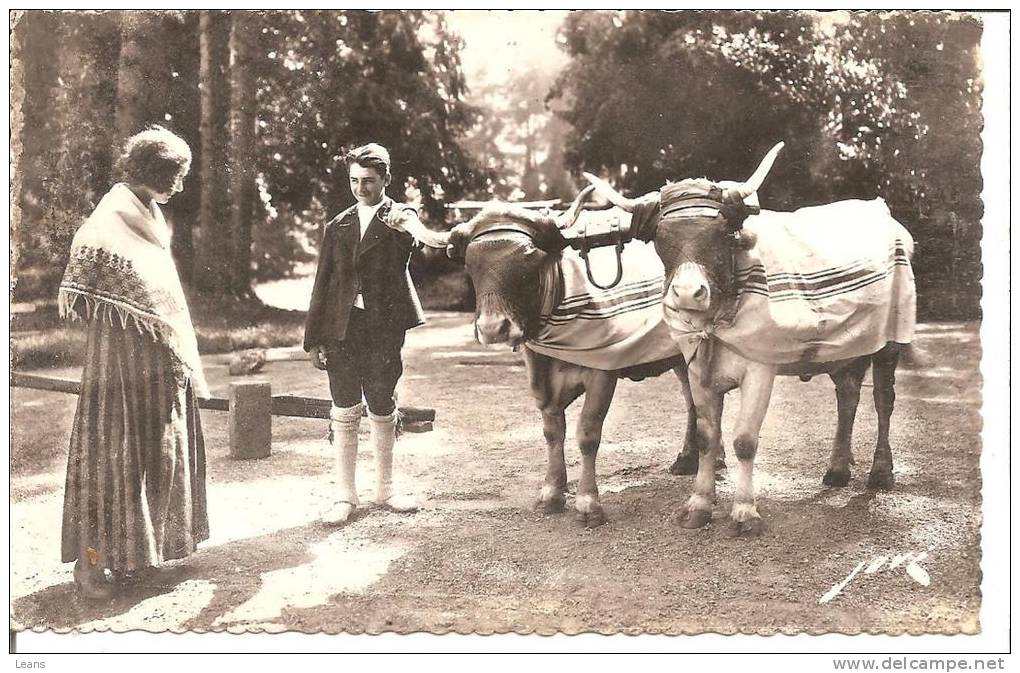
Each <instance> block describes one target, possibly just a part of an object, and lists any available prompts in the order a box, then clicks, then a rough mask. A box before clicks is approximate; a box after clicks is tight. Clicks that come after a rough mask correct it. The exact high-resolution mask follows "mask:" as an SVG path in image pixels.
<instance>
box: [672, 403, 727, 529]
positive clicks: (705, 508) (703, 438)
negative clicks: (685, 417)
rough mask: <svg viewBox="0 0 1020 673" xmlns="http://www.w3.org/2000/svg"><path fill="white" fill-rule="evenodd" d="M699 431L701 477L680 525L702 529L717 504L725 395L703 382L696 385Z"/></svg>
mask: <svg viewBox="0 0 1020 673" xmlns="http://www.w3.org/2000/svg"><path fill="white" fill-rule="evenodd" d="M691 392H692V393H693V396H694V405H695V422H696V431H695V434H694V445H695V446H696V447H697V450H698V476H696V477H695V478H694V492H693V493H691V497H690V498H688V500H687V503H686V504H685V505H684V507H683V509H682V510H681V511H680V515H679V519H678V521H679V524H680V526H681V527H683V528H691V529H693V528H701V527H703V526H706V525H708V523H709V522H710V521H711V520H712V507H713V506H714V505H715V470H716V459H717V457H718V456H719V452H720V449H721V448H722V430H721V425H722V409H723V393H719V392H715V391H712V390H710V389H708V388H706V387H704V386H702V385H701V384H700V383H692V385H691Z"/></svg>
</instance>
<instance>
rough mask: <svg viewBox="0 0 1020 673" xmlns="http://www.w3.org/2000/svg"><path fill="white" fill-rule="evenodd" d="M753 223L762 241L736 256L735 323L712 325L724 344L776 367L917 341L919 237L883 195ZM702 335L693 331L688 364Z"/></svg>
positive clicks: (749, 225) (751, 219) (765, 213)
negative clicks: (898, 218)
mask: <svg viewBox="0 0 1020 673" xmlns="http://www.w3.org/2000/svg"><path fill="white" fill-rule="evenodd" d="M744 227H745V228H746V229H748V230H750V231H753V232H754V233H755V234H757V236H758V242H757V244H756V246H755V247H754V248H753V249H752V250H750V251H748V252H746V253H740V254H739V255H738V256H737V280H738V286H739V290H738V291H739V299H738V303H737V310H736V313H735V314H734V315H733V316H732V318H731V320H732V321H729V320H726V319H724V321H723V322H721V323H719V324H716V325H714V326H712V327H710V328H709V330H708V331H710V332H712V333H713V334H714V335H715V336H716V337H717V338H718V339H719V340H720V341H721V342H722V343H724V344H725V345H727V346H729V347H730V348H732V349H734V350H736V351H737V352H738V353H740V354H741V355H743V356H744V357H747V358H749V359H752V360H755V361H758V362H764V363H769V364H792V363H801V362H816V363H817V362H832V361H835V360H841V359H844V358H854V357H859V356H862V355H868V354H870V353H874V352H876V351H878V350H879V349H881V348H882V347H883V346H885V344H886V343H888V342H890V341H893V342H897V343H910V341H911V339H912V338H913V335H914V322H915V312H916V292H915V286H914V273H913V270H912V268H911V266H910V256H911V255H912V253H913V248H914V241H913V239H912V238H911V236H910V233H909V232H908V231H907V230H906V229H905V228H904V227H903V225H901V224H900V223H899V222H897V221H896V220H895V219H893V217H892V215H891V214H890V212H889V208H888V206H886V204H885V202H884V201H883V200H881V199H875V200H873V201H861V200H851V201H841V202H837V203H832V204H827V205H823V206H814V207H810V208H803V209H801V210H797V211H794V212H792V213H782V212H769V211H763V212H762V213H761V214H760V215H757V216H753V217H749V218H748V219H747V220H746V221H745V223H744ZM670 320H671V322H672V323H673V324H674V326H676V323H675V322H674V321H673V319H672V318H671V319H670ZM674 335H675V336H676V335H677V334H676V332H674ZM702 336H703V334H698V333H696V332H692V333H690V334H688V335H687V339H686V343H684V353H685V355H686V356H687V358H688V361H690V357H691V356H693V352H694V350H695V349H696V346H697V343H698V342H699V341H700V337H702Z"/></svg>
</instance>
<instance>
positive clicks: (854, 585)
mask: <svg viewBox="0 0 1020 673" xmlns="http://www.w3.org/2000/svg"><path fill="white" fill-rule="evenodd" d="M468 318H469V317H468V316H466V315H460V314H440V315H435V316H433V317H432V318H431V320H430V322H429V325H428V326H427V327H426V328H423V329H418V330H415V331H413V332H411V333H409V339H408V347H407V351H406V353H405V361H406V370H405V376H404V379H403V382H402V384H401V401H402V403H404V404H410V405H415V406H431V407H435V408H436V409H437V414H438V420H437V423H436V429H435V430H434V431H433V432H430V433H425V434H415V435H405V436H404V437H402V438H401V439H400V440H399V442H398V444H397V454H398V455H397V468H396V469H397V472H398V475H401V476H402V477H403V480H404V483H405V484H406V485H407V486H408V487H409V489H410V490H412V491H414V492H415V493H417V494H418V495H419V496H420V497H421V498H422V499H423V500H425V501H426V505H427V508H426V509H425V510H423V511H422V512H420V513H418V514H416V515H411V516H401V515H396V514H391V513H387V512H383V511H380V510H366V511H364V512H363V513H362V514H361V516H359V517H358V518H357V519H356V520H355V521H354V522H353V523H351V524H349V525H348V526H346V527H345V528H343V529H340V530H336V529H329V528H324V527H322V526H320V525H319V524H318V523H317V516H318V514H319V512H320V511H321V510H322V509H324V508H325V506H326V504H327V502H328V500H329V496H330V491H331V481H330V480H331V474H330V465H331V459H330V455H329V449H328V446H327V444H326V442H325V440H324V434H325V431H326V428H325V424H324V423H323V422H322V421H306V420H297V419H279V418H278V419H274V428H273V430H274V445H273V455H272V456H271V457H270V458H268V459H266V460H262V461H252V462H238V461H232V460H230V459H228V458H227V456H226V415H225V414H221V413H215V412H208V413H204V416H203V422H204V425H205V430H206V443H207V447H208V450H209V466H208V467H209V503H210V505H209V506H210V517H211V522H210V523H211V528H212V536H213V537H212V539H210V540H209V541H208V542H207V543H205V544H203V545H202V546H201V549H200V552H199V553H198V554H196V555H195V556H193V557H191V558H189V559H186V560H185V561H183V562H177V563H173V564H170V565H168V566H167V567H165V568H162V569H160V570H158V571H155V572H152V573H150V574H149V575H147V576H145V577H141V578H139V579H137V580H136V581H134V582H133V583H132V584H131V585H130V586H129V587H128V589H127V591H126V593H125V594H124V595H123V596H121V597H119V598H117V599H115V600H113V601H111V602H110V603H108V604H103V605H95V604H88V603H85V602H83V601H80V600H79V599H78V598H77V597H76V596H75V593H74V590H73V587H72V585H71V581H70V580H71V578H70V564H67V565H61V564H59V563H58V560H59V532H60V531H59V524H60V508H61V502H62V496H63V470H64V461H65V460H66V450H67V441H68V432H69V429H70V426H71V418H72V416H73V412H74V406H73V405H74V398H73V397H70V396H66V395H59V394H52V393H41V392H36V391H27V390H22V389H13V390H12V397H13V405H14V407H13V414H14V424H13V430H12V434H13V437H12V448H11V455H12V460H11V470H12V484H11V486H12V504H11V531H12V541H11V545H12V558H11V564H12V568H11V579H12V586H11V590H12V601H13V604H12V607H11V610H12V615H13V617H14V619H15V621H16V622H17V623H18V624H20V625H22V626H24V627H27V628H45V627H53V628H57V629H68V628H76V629H81V630H91V629H114V630H117V631H120V630H125V629H132V628H142V629H146V630H151V631H163V630H167V629H169V630H176V631H179V630H189V629H190V630H220V629H228V630H231V631H262V630H265V631H279V630H290V629H297V630H302V631H320V630H324V631H328V632H337V631H352V632H360V631H369V632H376V631H389V630H394V631H418V630H428V631H437V632H441V631H448V630H453V631H459V632H470V631H477V632H483V633H487V632H506V631H520V632H530V631H539V632H543V633H546V632H553V631H557V630H562V631H567V632H577V631H603V632H612V631H626V632H642V631H643V632H667V633H679V632H689V633H692V632H702V631H721V632H736V631H742V632H745V633H776V632H802V631H809V632H828V631H845V632H861V631H874V632H904V631H908V632H913V633H917V632H929V633H931V632H935V633H956V632H960V631H964V632H974V631H976V630H977V629H978V621H977V620H978V613H979V608H980V595H979V586H980V566H979V564H980V541H979V530H980V473H979V470H978V460H979V457H980V427H981V421H980V414H979V409H980V379H979V377H978V375H977V370H978V360H979V357H980V344H979V341H978V336H977V326H976V325H960V324H937V325H924V326H922V327H921V330H920V334H919V340H920V341H921V343H923V345H924V346H925V348H926V349H927V350H928V351H929V353H930V355H931V356H932V363H933V364H932V366H931V367H930V368H928V369H927V370H924V371H904V370H901V371H900V372H899V379H898V387H897V393H898V395H897V401H896V403H897V407H896V412H895V415H894V417H893V419H894V425H893V432H892V437H893V455H894V460H895V464H896V467H895V474H896V479H897V485H896V489H895V490H894V491H893V492H891V493H878V494H875V493H870V492H867V491H866V490H865V489H864V478H865V477H866V474H867V470H868V469H869V467H870V462H871V452H872V449H873V445H874V438H875V413H874V409H873V407H872V405H871V401H870V397H871V396H870V394H867V391H869V390H870V388H866V389H865V394H864V395H862V404H861V408H860V412H859V414H858V426H857V428H858V430H857V432H856V434H855V438H854V453H855V455H856V457H857V464H856V465H855V466H854V478H853V480H852V482H851V484H850V485H849V487H847V488H844V489H828V488H824V487H823V486H822V485H821V476H822V474H823V472H824V470H825V464H826V459H827V456H828V452H829V446H830V442H831V435H832V433H833V432H834V429H835V397H834V394H833V392H832V385H831V383H830V382H829V381H828V379H827V378H825V379H823V378H816V379H814V380H813V381H811V382H808V383H802V382H800V381H798V380H797V379H782V380H780V381H779V382H777V385H776V390H775V393H774V395H773V404H772V408H771V411H770V413H769V417H768V418H767V420H766V422H765V426H764V428H763V430H762V438H761V448H760V449H759V453H758V456H759V459H758V461H757V463H756V483H757V486H758V489H759V509H760V511H761V512H762V514H763V516H764V517H766V520H767V524H768V529H767V532H766V534H765V536H764V537H763V538H761V539H759V540H752V541H748V540H731V539H728V538H726V537H725V535H724V534H723V530H722V528H723V525H722V524H724V523H725V521H726V518H727V512H728V509H729V506H730V504H731V502H732V499H731V498H732V484H731V482H730V480H729V478H726V479H724V480H722V481H721V482H720V483H719V504H718V505H717V507H716V510H715V518H714V519H713V522H712V524H711V525H710V526H709V527H707V528H706V529H704V530H700V531H695V532H689V531H684V530H682V529H680V528H679V527H677V526H676V525H675V523H673V521H672V518H673V516H674V513H675V512H676V510H677V509H678V508H679V507H680V505H681V504H682V503H683V502H684V500H685V499H686V497H687V495H688V494H689V493H690V490H691V486H692V478H691V477H673V476H671V475H669V474H668V473H667V472H666V469H667V467H668V466H669V464H670V463H671V462H672V459H673V457H674V456H675V453H676V451H677V450H678V448H679V443H680V441H681V437H682V431H683V427H684V422H685V418H684V412H683V410H682V405H681V404H680V403H679V402H678V400H679V387H678V384H677V383H676V381H675V380H674V379H673V377H672V376H671V375H667V376H663V377H660V378H657V379H653V380H646V381H644V382H642V383H633V382H623V383H621V385H620V386H619V388H618V391H617V397H616V400H615V402H614V406H613V408H612V410H611V412H610V414H609V418H608V420H607V423H606V430H605V434H604V440H603V445H602V449H601V450H600V453H599V465H598V471H599V475H600V481H599V485H600V488H601V492H602V494H603V505H604V506H605V508H606V513H607V515H608V517H609V519H610V522H609V523H608V524H607V525H606V526H603V527H601V528H599V529H596V530H586V529H584V528H583V527H582V526H581V525H580V524H579V523H578V522H577V521H576V520H575V519H574V517H573V515H572V514H571V513H570V512H569V510H568V512H567V513H565V514H561V515H555V516H545V515H542V514H539V513H537V512H535V511H534V510H533V509H532V502H533V499H534V498H535V496H536V495H537V493H538V490H539V488H540V485H541V481H542V477H543V474H544V468H545V449H544V442H543V439H542V433H541V425H540V419H539V416H538V414H537V411H536V410H535V409H534V407H533V404H532V401H531V399H530V396H529V395H528V393H527V389H526V384H525V372H524V367H523V365H522V363H521V360H520V357H519V355H516V354H513V353H510V352H508V351H506V350H487V349H485V348H483V347H481V346H478V345H477V344H475V343H473V340H472V336H471V329H470V326H469V323H468ZM209 362H210V365H209V367H208V370H207V372H208V375H209V378H210V380H211V381H212V382H213V383H214V389H218V390H216V391H215V392H217V393H222V392H224V391H225V386H226V383H227V380H228V379H227V376H226V367H225V366H224V365H223V364H220V363H222V358H212V359H210V360H209ZM263 375H264V376H265V377H266V378H269V379H271V380H272V383H273V390H274V393H277V394H284V393H289V394H303V395H314V396H317V397H325V396H326V395H327V392H326V380H325V376H324V375H322V374H321V372H318V371H316V370H313V369H312V368H311V367H310V366H308V365H307V364H305V363H304V362H275V363H271V364H270V365H268V366H267V368H266V369H265V370H264V372H263ZM731 398H732V400H733V401H731V402H730V405H729V409H728V411H727V414H726V416H725V418H724V435H725V437H726V439H727V441H729V440H730V439H731V438H732V433H731V432H730V427H731V424H732V421H733V411H734V410H735V409H736V408H737V401H736V398H735V397H733V396H731ZM576 419H577V410H576V409H572V410H570V411H569V412H568V422H569V423H570V425H569V431H568V439H567V442H568V451H567V460H568V471H569V476H570V478H571V480H572V481H571V484H570V488H571V490H573V488H574V485H575V482H574V480H575V479H576V477H577V476H578V473H579V469H580V467H579V461H578V459H579V453H578V451H577V449H576V448H575V447H574V446H573V445H572V441H573V440H572V438H573V424H574V423H575V422H576ZM363 425H365V426H367V423H365V424H363ZM363 432H364V433H366V434H365V435H364V437H367V428H365V427H363ZM372 472H373V470H372V457H371V455H369V454H368V453H367V451H363V452H362V454H361V456H360V458H359V474H358V476H359V484H360V486H361V489H362V490H363V492H364V493H365V494H366V495H367V494H368V488H367V487H368V486H370V485H371V483H372V480H373V473H372ZM571 504H572V502H571V501H568V506H570V505H571ZM908 553H909V554H914V555H917V554H921V553H926V554H927V556H926V557H925V558H923V559H922V560H921V561H920V562H918V563H917V564H915V566H914V568H912V569H911V570H910V573H908V572H907V568H908V566H909V564H908V563H904V562H902V561H901V563H900V564H899V565H898V566H897V567H896V568H890V564H891V562H892V561H893V559H892V557H895V556H896V555H904V554H908ZM883 556H885V557H889V558H887V560H886V561H885V562H882V561H881V557H883ZM873 561H874V563H872V562H873ZM861 562H863V563H864V566H863V567H862V569H861V571H860V572H859V573H858V574H857V575H856V577H854V579H853V580H852V581H851V582H850V583H849V584H848V585H847V586H846V587H845V588H844V589H843V590H842V591H841V592H840V593H839V594H838V595H836V596H835V598H833V599H832V600H831V601H829V602H827V603H824V604H819V598H820V597H821V596H822V595H823V594H825V593H826V592H827V591H829V590H830V588H831V587H833V585H835V584H837V583H839V582H840V581H841V580H843V579H844V578H845V577H846V576H847V575H848V574H850V573H851V571H853V570H854V568H855V567H857V566H858V564H860V563H861ZM918 568H920V569H923V571H922V572H918V570H917V569H918ZM869 570H870V571H871V572H868V571H869ZM925 574H926V575H927V578H928V579H929V584H928V585H927V586H925V585H924V584H922V583H921V581H923V580H924V579H925ZM912 575H913V576H912Z"/></svg>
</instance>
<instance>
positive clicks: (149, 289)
mask: <svg viewBox="0 0 1020 673" xmlns="http://www.w3.org/2000/svg"><path fill="white" fill-rule="evenodd" d="M58 297H59V306H60V314H61V315H62V316H64V317H66V318H70V319H78V318H87V319H90V320H106V321H109V322H110V323H111V324H112V323H114V322H115V321H119V322H120V324H121V326H122V327H124V328H125V329H127V327H128V325H132V326H133V327H134V328H136V329H138V330H139V331H142V332H146V333H148V334H150V335H151V336H152V337H153V338H154V339H156V340H157V341H159V342H161V343H163V344H165V345H166V346H167V347H168V348H169V350H170V352H171V353H172V355H173V356H174V360H175V363H176V364H179V366H180V371H179V372H177V374H178V375H179V376H180V377H181V382H182V383H186V382H187V381H189V380H190V382H191V384H192V387H193V388H194V390H195V394H196V395H198V396H199V397H208V396H209V391H208V387H207V386H206V382H205V376H204V375H203V372H202V362H201V360H200V359H199V355H198V344H197V341H196V339H195V329H194V327H193V326H192V323H191V315H190V314H189V313H188V305H187V301H186V299H185V297H184V290H183V288H182V287H181V281H180V278H179V277H178V275H177V267H176V266H174V261H173V257H172V256H171V254H170V230H169V228H168V227H167V224H166V220H164V219H163V214H162V212H160V210H159V207H158V206H157V205H156V204H155V202H153V203H152V204H151V207H150V208H146V207H145V205H143V204H142V202H141V201H140V200H139V199H138V197H136V196H135V194H134V193H133V192H132V191H131V190H130V189H129V188H128V186H127V185H125V184H123V183H118V184H116V185H114V186H113V188H112V189H110V191H109V192H108V193H107V194H106V196H104V197H103V199H102V200H101V201H100V202H99V205H98V206H96V209H95V211H94V212H93V213H92V215H91V216H89V218H88V219H87V220H86V221H85V223H84V224H83V225H82V226H81V228H80V229H79V230H78V232H77V233H76V234H75V236H74V240H73V241H72V243H71V257H70V261H69V262H68V264H67V270H66V271H65V272H64V278H63V280H62V281H61V283H60V291H59V295H58Z"/></svg>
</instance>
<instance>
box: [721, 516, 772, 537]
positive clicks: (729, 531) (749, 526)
mask: <svg viewBox="0 0 1020 673" xmlns="http://www.w3.org/2000/svg"><path fill="white" fill-rule="evenodd" d="M764 532H765V524H764V523H762V520H761V519H760V518H755V519H748V520H747V521H730V522H729V524H728V525H727V526H726V537H732V538H736V537H749V538H750V537H761V534H762V533H764Z"/></svg>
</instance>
